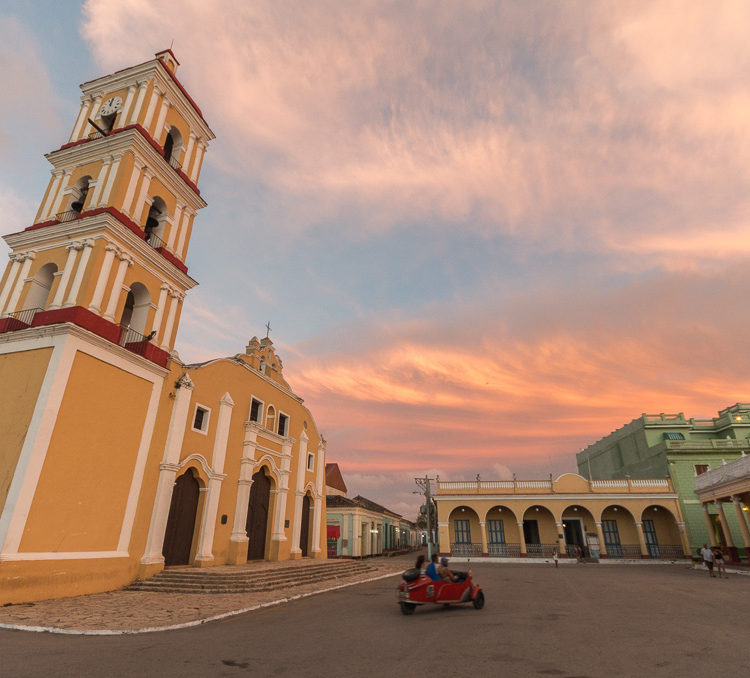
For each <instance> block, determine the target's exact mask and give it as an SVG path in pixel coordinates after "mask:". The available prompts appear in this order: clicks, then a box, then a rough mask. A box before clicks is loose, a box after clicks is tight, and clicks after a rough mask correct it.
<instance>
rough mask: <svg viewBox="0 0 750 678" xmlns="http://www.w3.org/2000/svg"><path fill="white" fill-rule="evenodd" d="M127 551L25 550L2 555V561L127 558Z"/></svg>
mask: <svg viewBox="0 0 750 678" xmlns="http://www.w3.org/2000/svg"><path fill="white" fill-rule="evenodd" d="M128 556H129V554H128V552H127V551H61V552H59V553H56V552H48V551H39V552H30V551H29V552H24V553H10V554H3V555H0V562H4V561H16V560H95V559H97V558H127V557H128Z"/></svg>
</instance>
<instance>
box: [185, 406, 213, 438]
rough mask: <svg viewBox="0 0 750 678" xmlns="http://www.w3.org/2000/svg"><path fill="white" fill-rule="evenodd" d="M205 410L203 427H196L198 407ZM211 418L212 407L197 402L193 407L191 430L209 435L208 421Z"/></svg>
mask: <svg viewBox="0 0 750 678" xmlns="http://www.w3.org/2000/svg"><path fill="white" fill-rule="evenodd" d="M199 407H200V409H202V410H203V412H204V413H205V414H204V415H203V428H195V415H196V414H198V408H199ZM210 420H211V408H210V407H208V406H206V405H202V404H201V403H199V402H196V403H195V407H194V408H193V416H192V418H191V420H190V430H191V431H195V432H196V433H200V434H201V435H204V436H207V435H208V423H209V421H210Z"/></svg>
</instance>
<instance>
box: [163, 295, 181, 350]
mask: <svg viewBox="0 0 750 678" xmlns="http://www.w3.org/2000/svg"><path fill="white" fill-rule="evenodd" d="M169 296H170V297H171V299H172V300H171V302H170V303H169V315H168V316H167V325H166V327H165V328H164V336H162V338H161V344H159V346H160V347H161V348H163V349H164V350H165V351H168V350H169V341H170V339H171V337H172V326H173V325H174V317H175V313H177V304H178V303H179V301H180V299H182V297H183V295H182V294H181V293H180V292H178V291H177V290H170V292H169Z"/></svg>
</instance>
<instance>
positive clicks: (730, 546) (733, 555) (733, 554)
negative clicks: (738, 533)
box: [715, 501, 740, 563]
mask: <svg viewBox="0 0 750 678" xmlns="http://www.w3.org/2000/svg"><path fill="white" fill-rule="evenodd" d="M715 503H716V509H717V512H718V515H719V522H720V523H721V529H722V531H723V532H724V539H726V542H727V551H728V552H729V559H730V560H731V561H732V562H735V563H736V562H739V559H740V557H739V553H737V547H736V546H735V545H734V539H732V533H731V532H730V531H729V523H728V522H727V517H726V516H725V515H724V507H723V506H722V504H721V502H720V501H716V502H715Z"/></svg>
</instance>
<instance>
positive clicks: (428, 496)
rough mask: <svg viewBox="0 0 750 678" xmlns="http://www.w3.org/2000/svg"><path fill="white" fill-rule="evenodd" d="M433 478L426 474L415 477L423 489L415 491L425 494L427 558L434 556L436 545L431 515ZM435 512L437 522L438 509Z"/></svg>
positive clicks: (415, 480)
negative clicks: (431, 483) (431, 484)
mask: <svg viewBox="0 0 750 678" xmlns="http://www.w3.org/2000/svg"><path fill="white" fill-rule="evenodd" d="M432 480H433V478H430V477H429V476H425V477H424V478H414V482H415V483H417V486H418V487H419V488H420V490H422V491H421V492H415V494H424V498H425V503H424V507H425V517H426V518H427V560H430V558H432V552H433V550H434V546H435V544H434V543H433V532H432V518H431V517H430V516H431V514H432V492H431V489H430V481H432ZM435 513H436V515H435V521H436V522H437V511H436V512H435ZM435 532H437V525H435Z"/></svg>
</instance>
